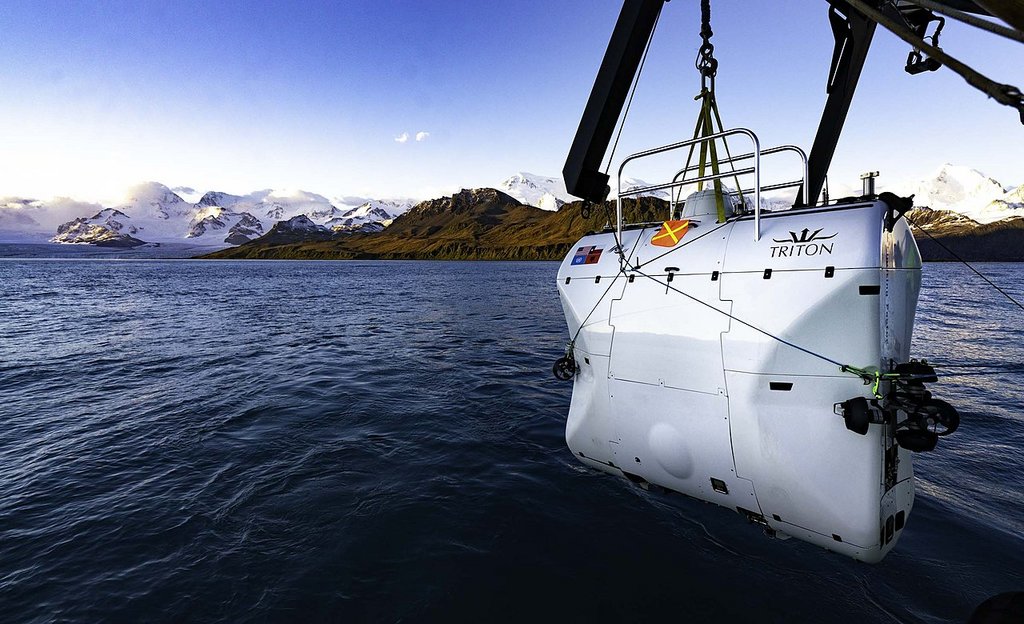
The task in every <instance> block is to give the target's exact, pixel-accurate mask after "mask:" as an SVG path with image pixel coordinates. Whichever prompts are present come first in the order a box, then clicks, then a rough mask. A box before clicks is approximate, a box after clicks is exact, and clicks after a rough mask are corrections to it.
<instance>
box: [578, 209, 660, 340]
mask: <svg viewBox="0 0 1024 624" xmlns="http://www.w3.org/2000/svg"><path fill="white" fill-rule="evenodd" d="M644 229H646V228H644ZM642 238H643V232H641V235H640V236H637V237H636V242H635V243H633V249H631V250H630V252H629V254H630V255H633V252H634V251H636V246H637V245H639V244H640V239H642ZM616 244H619V243H618V242H616ZM620 247H621V245H620ZM619 253H620V254H621V253H622V252H621V251H620V252H619ZM624 273H625V271H624V270H623V267H622V264H621V263H620V264H619V272H618V274H616V275H615V277H613V278H612V281H611V282H610V283H609V284H608V288H605V289H604V293H602V294H601V296H600V297H598V298H597V302H596V303H595V304H594V307H593V308H591V309H590V312H587V316H586V317H584V319H583V322H582V323H580V326H579V327H578V328H576V333H575V334H573V336H572V340H570V341H569V348H570V349H571V348H572V347H573V345H575V344H576V339H577V338H579V337H580V332H581V331H583V328H584V327H585V326H586V325H587V321H589V320H590V317H591V315H592V314H594V312H595V311H597V308H598V307H599V306H600V305H601V302H602V301H604V298H605V297H607V296H608V293H609V292H610V291H611V289H612V286H614V285H615V282H616V281H618V279H619V277H620V276H623V275H624Z"/></svg>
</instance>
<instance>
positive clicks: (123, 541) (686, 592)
mask: <svg viewBox="0 0 1024 624" xmlns="http://www.w3.org/2000/svg"><path fill="white" fill-rule="evenodd" d="M980 266H981V267H982V268H983V270H985V271H986V272H987V273H988V274H990V275H991V277H992V278H993V279H995V280H996V281H997V282H999V283H1001V284H1003V285H1006V286H1007V287H1008V288H1009V290H1010V291H1011V292H1014V293H1015V294H1016V295H1017V296H1018V297H1024V279H1022V278H1021V273H1020V271H1021V269H1018V267H1017V266H1015V265H980ZM555 271H556V265H555V264H552V263H439V262H391V263H373V262H316V263H312V262H311V263H306V262H198V261H135V260H130V261H115V260H93V261H90V260H82V259H72V260H2V261H0V621H3V622H23V621H24V622H47V621H86V622H95V621H133V622H134V621H186V620H190V621H230V622H247V621H260V622H262V621H339V622H353V621H373V622H377V621H382V622H390V621H473V622H480V621H496V620H497V621H513V620H515V621H522V620H527V621H548V620H556V619H561V620H563V621H584V620H589V621H607V620H627V621H635V620H653V619H658V620H669V619H671V620H674V621H705V620H716V621H753V620H755V619H756V620H757V621H759V622H795V621H815V622H827V621H836V622H845V621H858V622H895V621H902V622H946V621H962V620H963V619H965V618H966V617H967V616H968V615H969V613H970V612H971V610H972V609H973V607H974V606H975V605H976V604H977V603H979V602H981V601H982V600H983V599H985V598H986V597H988V596H990V595H992V594H995V593H998V592H1002V591H1008V590H1024V537H1022V536H1024V494H1022V487H1021V481H1020V479H1021V475H1022V474H1024V450H1022V449H1024V390H1022V388H1024V366H1022V365H1021V362H1024V340H1022V337H1024V317H1022V314H1021V312H1020V310H1019V309H1017V308H1014V307H1012V306H1010V305H1008V304H1007V303H1006V302H1005V301H1004V300H1002V299H1001V298H1000V297H999V295H997V294H994V293H993V292H992V291H991V289H989V288H987V287H986V286H984V284H982V283H981V282H980V280H978V279H977V278H974V277H973V276H972V275H971V274H970V273H969V272H968V271H967V270H966V269H964V268H963V267H959V266H955V265H928V266H926V269H925V290H924V292H923V295H922V302H921V307H920V311H919V317H918V318H919V323H918V333H917V337H916V342H915V354H916V355H917V356H924V357H928V358H929V359H930V360H934V361H936V362H938V363H946V364H949V365H950V367H951V368H950V369H949V370H950V371H951V372H953V373H955V374H947V375H946V376H945V377H944V379H943V380H942V382H941V383H940V384H936V385H935V388H934V389H935V391H936V394H937V395H938V396H941V397H942V398H945V399H947V400H949V401H950V402H952V403H954V404H955V405H957V406H958V407H959V408H960V410H961V414H962V416H963V419H964V423H963V425H962V427H961V430H960V432H959V433H958V434H956V435H954V436H953V437H951V438H949V439H947V440H944V442H945V443H944V444H942V445H941V446H940V448H939V450H938V451H936V452H934V453H931V454H926V455H923V456H919V458H918V462H917V472H918V478H919V480H918V484H919V487H918V497H917V502H916V505H915V508H914V512H913V514H912V515H911V517H910V519H909V522H908V528H907V529H906V530H905V531H904V535H903V537H902V540H901V542H900V544H899V545H898V547H897V549H896V550H895V552H893V553H892V554H890V555H889V557H888V558H887V559H886V560H885V561H884V562H882V563H881V564H879V565H876V566H868V565H865V564H860V563H857V562H854V561H851V560H847V559H845V558H843V557H840V556H838V555H833V554H829V553H827V552H825V551H823V550H821V549H819V548H817V547H814V546H810V545H808V544H803V543H799V542H797V541H796V540H788V541H785V542H781V541H773V540H770V539H768V538H766V537H764V536H763V535H762V533H761V531H760V530H759V529H758V528H756V527H754V526H751V525H747V524H746V523H745V522H744V521H743V520H742V519H741V518H740V517H739V516H738V515H736V514H733V513H731V512H729V511H727V510H724V509H721V508H717V507H712V506H708V505H704V504H701V503H698V502H694V501H690V500H687V499H683V498H681V497H664V496H661V495H656V494H653V493H647V492H644V491H642V490H639V489H636V488H634V487H633V486H631V485H629V484H628V483H626V482H625V481H623V480H619V479H615V478H613V477H610V476H606V475H599V474H595V473H592V472H590V471H588V470H586V469H584V468H583V467H582V466H580V465H579V464H577V463H576V461H575V460H574V459H573V457H572V456H571V454H570V453H569V452H568V451H567V450H566V448H565V446H564V442H563V437H562V436H563V426H564V417H565V414H566V412H567V409H568V403H569V395H570V386H569V385H568V384H563V383H560V382H557V381H555V380H554V379H553V378H552V377H551V374H550V366H551V362H552V360H553V359H554V358H555V357H557V356H558V355H560V354H561V350H562V348H563V345H564V341H565V340H566V338H567V336H566V330H565V326H564V320H563V317H562V313H561V309H560V307H559V304H558V300H557V296H556V294H555V288H554V279H555ZM953 366H956V367H960V368H952V367H953ZM979 366H982V367H988V368H987V369H986V368H981V369H979V368H978V367H979ZM986 370H987V371H989V372H988V373H986V374H980V373H982V372H984V371H986Z"/></svg>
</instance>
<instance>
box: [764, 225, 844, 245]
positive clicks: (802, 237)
mask: <svg viewBox="0 0 1024 624" xmlns="http://www.w3.org/2000/svg"><path fill="white" fill-rule="evenodd" d="M824 229H825V228H818V229H816V230H814V232H813V233H811V228H804V231H803V232H800V234H799V235H797V233H796V232H790V233H789V235H790V237H791V238H788V239H786V238H783V239H782V240H779V239H777V238H773V239H772V240H773V241H775V242H776V243H797V244H799V243H809V242H811V241H816V240H828V239H830V238H835V237H836V236H838V235H839V232H836V233H835V234H833V235H832V236H818V234H820V233H821V231H822V230H824Z"/></svg>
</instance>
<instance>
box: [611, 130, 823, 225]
mask: <svg viewBox="0 0 1024 624" xmlns="http://www.w3.org/2000/svg"><path fill="white" fill-rule="evenodd" d="M736 134H742V135H745V136H746V137H747V138H749V139H750V142H751V143H753V145H754V151H753V152H752V153H751V154H749V155H747V158H753V159H754V166H753V167H751V168H749V171H748V170H744V174H743V175H746V173H753V174H754V242H757V241H758V240H760V239H761V142H760V141H759V140H758V138H757V135H756V134H754V133H753V131H751V130H748V129H746V128H733V129H731V130H723V131H722V132H717V133H715V134H710V135H708V136H705V137H700V138H696V139H689V140H686V141H681V142H679V143H672V144H669V145H663V146H661V147H655V148H653V149H649V150H645V151H643V152H637V153H636V154H630V155H629V156H627V157H626V158H625V159H624V160H623V161H622V164H620V165H619V173H618V177H617V179H616V181H615V216H616V220H617V223H616V228H615V232H616V240H618V241H621V240H622V195H623V193H622V171H623V170H624V169H625V168H626V165H627V164H629V163H630V162H631V161H634V160H636V159H638V158H644V157H646V156H653V155H655V154H663V153H665V152H670V151H673V150H677V149H682V148H684V147H689V146H691V145H696V144H698V143H705V142H708V141H714V140H715V139H720V138H724V137H728V136H733V135H736ZM797 149H799V148H797ZM731 160H733V159H728V160H727V161H726V162H730V161H731ZM734 175H737V174H736V172H733V171H728V172H726V173H719V174H712V175H710V176H704V178H706V180H705V179H703V178H702V179H701V181H710V180H718V179H721V178H727V177H730V176H734ZM804 178H805V180H806V176H804ZM694 182H696V180H684V181H682V182H676V181H675V180H673V181H672V182H670V183H667V184H658V185H654V187H643V188H640V189H633V190H631V191H628V192H627V193H626V195H638V194H640V193H643V192H645V191H649V190H661V189H665V188H673V187H675V186H683V185H686V184H692V183H694ZM655 187H657V188H655ZM669 203H670V204H671V201H670V202H669ZM619 244H621V243H619Z"/></svg>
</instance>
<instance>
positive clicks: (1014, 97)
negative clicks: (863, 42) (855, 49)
mask: <svg viewBox="0 0 1024 624" xmlns="http://www.w3.org/2000/svg"><path fill="white" fill-rule="evenodd" d="M847 2H848V3H849V4H850V6H852V7H854V8H855V9H857V10H858V11H859V12H860V13H862V14H863V15H865V16H866V17H868V18H870V19H872V20H874V21H876V22H878V23H879V24H881V25H882V26H884V27H885V28H887V29H889V31H890V32H892V33H893V34H894V35H896V36H897V37H899V38H900V39H902V40H904V41H906V42H907V43H909V44H910V45H912V46H914V48H916V49H918V50H921V51H923V52H927V53H928V56H930V57H932V58H934V59H935V60H937V61H939V62H940V63H942V64H943V65H945V66H946V67H949V68H950V69H951V70H953V71H954V72H956V73H957V74H959V75H960V77H961V78H963V79H964V80H966V81H967V84H969V85H971V86H973V87H974V88H976V89H978V90H980V91H982V92H983V93H985V95H987V96H989V97H990V98H992V99H994V100H996V101H997V102H999V103H1000V104H1005V105H1006V106H1012V107H1013V108H1016V109H1017V111H1018V112H1019V113H1020V117H1021V123H1024V95H1022V94H1021V92H1020V89H1018V88H1017V87H1015V86H1013V85H1008V84H999V83H997V82H995V81H994V80H991V79H989V78H987V77H985V76H983V75H981V74H980V73H978V72H977V71H975V70H973V69H971V68H970V67H968V66H967V65H965V64H963V63H961V62H960V61H958V60H957V59H955V58H953V57H952V56H950V55H948V54H946V53H945V52H943V51H942V49H941V48H937V47H935V46H933V45H931V44H929V43H927V42H925V41H924V40H923V39H920V38H918V37H917V36H915V35H914V34H913V33H910V32H908V31H907V29H906V28H904V27H903V26H901V25H900V24H899V23H897V22H896V21H895V20H892V19H890V18H889V17H887V16H886V15H884V14H882V13H881V12H880V11H877V10H875V9H873V8H871V7H870V6H869V5H868V4H867V3H866V2H864V1H863V0H847Z"/></svg>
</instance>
